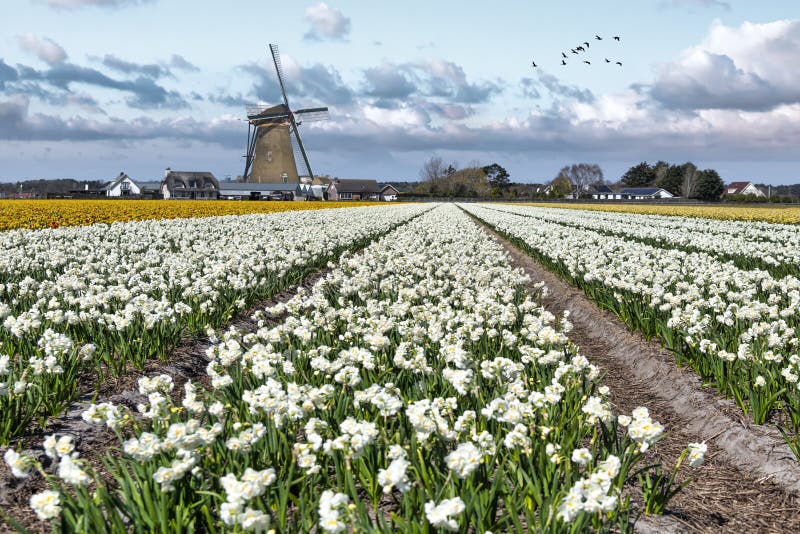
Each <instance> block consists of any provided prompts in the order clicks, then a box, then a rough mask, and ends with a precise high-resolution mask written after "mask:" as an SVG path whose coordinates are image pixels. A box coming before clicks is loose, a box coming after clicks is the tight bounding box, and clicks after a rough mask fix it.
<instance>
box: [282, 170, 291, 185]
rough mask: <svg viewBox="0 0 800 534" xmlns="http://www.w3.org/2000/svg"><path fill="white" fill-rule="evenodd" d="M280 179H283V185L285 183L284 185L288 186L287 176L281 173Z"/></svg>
mask: <svg viewBox="0 0 800 534" xmlns="http://www.w3.org/2000/svg"><path fill="white" fill-rule="evenodd" d="M281 178H283V183H285V184H288V183H289V175H288V174H286V173H283V174H282V175H281Z"/></svg>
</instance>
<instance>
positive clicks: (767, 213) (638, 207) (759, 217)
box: [525, 202, 800, 224]
mask: <svg viewBox="0 0 800 534" xmlns="http://www.w3.org/2000/svg"><path fill="white" fill-rule="evenodd" d="M525 205H526V206H540V207H547V208H564V209H572V210H593V211H616V212H623V213H641V214H645V215H674V216H678V217H704V218H708V219H724V220H734V221H766V222H771V223H783V224H798V223H800V207H798V208H795V207H791V208H786V207H750V206H729V205H722V206H686V205H683V206H681V205H673V206H670V205H652V204H566V203H563V204H562V203H550V202H547V203H544V202H541V203H537V202H530V203H525Z"/></svg>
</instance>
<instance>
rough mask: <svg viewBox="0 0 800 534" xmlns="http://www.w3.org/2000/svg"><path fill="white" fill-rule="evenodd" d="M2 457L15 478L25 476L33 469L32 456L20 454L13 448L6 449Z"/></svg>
mask: <svg viewBox="0 0 800 534" xmlns="http://www.w3.org/2000/svg"><path fill="white" fill-rule="evenodd" d="M3 459H4V460H5V461H6V465H8V467H9V469H11V474H12V475H14V476H15V477H17V478H27V477H28V476H29V475H30V473H31V469H33V465H34V459H33V457H32V456H27V455H23V454H20V453H18V452H17V451H15V450H14V449H8V450H7V451H6V452H5V454H4V455H3Z"/></svg>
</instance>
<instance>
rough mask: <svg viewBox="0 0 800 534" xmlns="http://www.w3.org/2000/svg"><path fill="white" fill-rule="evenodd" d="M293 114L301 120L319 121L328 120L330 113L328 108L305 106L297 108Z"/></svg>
mask: <svg viewBox="0 0 800 534" xmlns="http://www.w3.org/2000/svg"><path fill="white" fill-rule="evenodd" d="M294 116H295V117H296V118H297V119H298V120H300V121H302V122H319V121H327V120H330V118H331V115H330V113H328V108H327V107H325V108H307V109H298V110H297V111H295V112H294Z"/></svg>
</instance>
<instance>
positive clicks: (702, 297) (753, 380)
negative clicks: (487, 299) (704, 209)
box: [464, 205, 800, 454]
mask: <svg viewBox="0 0 800 534" xmlns="http://www.w3.org/2000/svg"><path fill="white" fill-rule="evenodd" d="M464 209H466V210H468V211H469V212H470V213H472V214H473V215H475V216H476V217H479V218H480V219H482V220H484V221H485V222H486V223H488V224H490V225H491V226H493V227H494V228H496V229H497V230H498V231H500V232H501V233H503V234H504V235H506V236H508V237H509V238H510V239H513V240H514V241H516V242H517V243H519V244H520V246H522V247H523V248H524V249H526V250H527V251H528V252H529V253H530V254H532V255H533V256H534V257H535V258H537V259H539V260H540V261H541V262H542V263H543V264H545V265H547V266H548V267H549V268H550V269H552V270H554V271H556V272H558V273H560V274H562V275H563V276H564V277H566V278H567V279H568V280H570V281H571V282H572V283H573V284H575V285H577V286H578V287H580V288H581V289H583V290H584V292H585V293H586V294H587V295H588V296H589V297H590V298H591V299H593V300H594V301H595V302H596V303H597V304H599V305H600V306H602V307H604V308H607V309H609V310H611V311H612V312H614V313H615V314H616V315H618V316H619V317H620V318H621V319H623V320H624V321H625V322H626V323H627V324H628V325H629V326H630V327H632V328H633V329H635V330H638V331H640V332H642V333H643V334H645V336H647V337H656V338H658V339H660V340H661V341H662V342H663V343H664V345H665V346H666V347H667V348H668V349H669V350H670V351H672V352H673V353H674V354H675V356H676V358H677V359H678V362H679V363H682V364H688V365H690V366H691V367H692V368H693V369H695V370H696V371H697V373H698V374H699V375H700V376H701V377H702V378H703V379H704V380H705V381H708V382H710V383H711V384H713V385H714V386H715V387H716V388H717V389H718V390H719V391H720V392H721V393H722V394H723V395H725V396H727V397H729V398H732V399H733V400H735V402H736V404H737V405H738V406H739V407H740V408H741V409H742V410H744V411H745V412H746V413H747V414H749V415H750V417H751V418H752V420H753V421H754V422H755V423H757V424H759V423H764V422H770V421H772V422H777V423H778V424H780V425H781V427H782V428H783V432H784V434H785V438H786V439H787V442H788V443H789V444H790V447H792V449H793V450H794V451H795V453H796V454H797V453H800V447H799V443H798V431H799V430H800V379H799V378H798V377H800V357H799V356H798V344H799V342H798V336H797V327H798V325H800V308H799V307H800V279H798V277H797V275H798V267H797V260H796V257H795V253H796V248H797V240H798V239H800V228H798V227H795V226H782V225H766V224H764V223H743V222H716V221H715V222H714V223H713V224H712V223H709V222H708V221H705V222H700V221H699V220H694V219H675V218H663V217H650V216H633V217H631V216H628V217H629V218H627V219H622V218H621V216H617V215H610V214H603V213H598V212H593V211H586V212H577V211H565V210H559V209H553V208H537V207H522V206H497V205H493V206H489V205H480V206H471V205H470V206H464ZM625 221H628V222H627V224H625Z"/></svg>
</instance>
